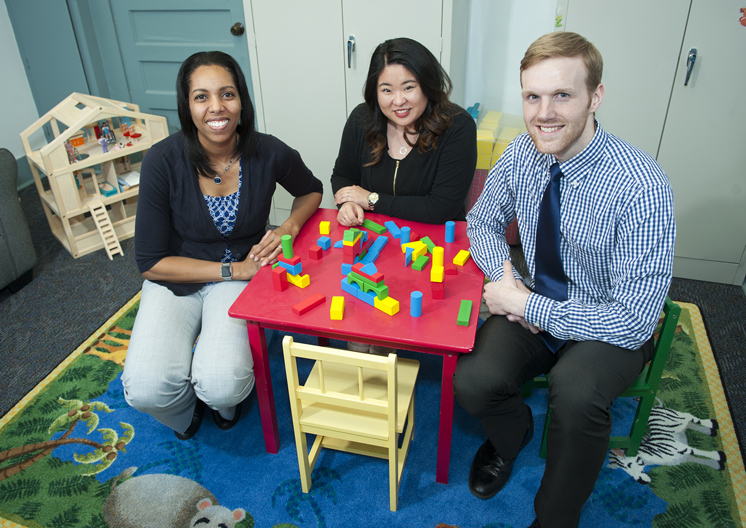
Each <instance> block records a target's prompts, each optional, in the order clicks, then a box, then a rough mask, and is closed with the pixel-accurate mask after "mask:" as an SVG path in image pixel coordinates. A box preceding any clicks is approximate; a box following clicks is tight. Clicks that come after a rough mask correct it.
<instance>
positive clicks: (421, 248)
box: [401, 240, 427, 260]
mask: <svg viewBox="0 0 746 528" xmlns="http://www.w3.org/2000/svg"><path fill="white" fill-rule="evenodd" d="M408 247H411V248H412V250H413V252H412V260H417V257H421V256H422V255H424V254H425V253H427V245H426V244H425V243H424V242H421V241H419V240H415V241H414V242H408V243H406V244H402V245H401V252H402V253H404V254H406V253H407V248H408Z"/></svg>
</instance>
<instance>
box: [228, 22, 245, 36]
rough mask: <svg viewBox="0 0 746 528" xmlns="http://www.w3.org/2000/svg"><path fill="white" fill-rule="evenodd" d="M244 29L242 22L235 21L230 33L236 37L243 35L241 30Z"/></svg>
mask: <svg viewBox="0 0 746 528" xmlns="http://www.w3.org/2000/svg"><path fill="white" fill-rule="evenodd" d="M244 31H245V29H244V27H243V24H242V23H241V22H236V23H235V24H233V25H232V26H231V33H232V34H233V35H235V36H237V37H240V36H241V35H243V32H244Z"/></svg>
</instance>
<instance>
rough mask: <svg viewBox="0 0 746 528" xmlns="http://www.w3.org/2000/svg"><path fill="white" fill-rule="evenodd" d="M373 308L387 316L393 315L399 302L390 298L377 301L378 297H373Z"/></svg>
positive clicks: (397, 309) (397, 308)
mask: <svg viewBox="0 0 746 528" xmlns="http://www.w3.org/2000/svg"><path fill="white" fill-rule="evenodd" d="M373 306H375V307H376V308H378V309H379V310H381V311H382V312H385V313H387V314H388V315H394V314H395V313H396V312H398V311H399V301H397V300H396V299H394V298H392V297H386V298H385V299H381V300H379V299H378V297H373Z"/></svg>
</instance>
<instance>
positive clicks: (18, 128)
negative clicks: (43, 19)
mask: <svg viewBox="0 0 746 528" xmlns="http://www.w3.org/2000/svg"><path fill="white" fill-rule="evenodd" d="M0 49H1V50H3V52H2V53H0V77H2V79H3V82H0V100H1V101H5V104H4V105H3V117H2V126H0V147H4V148H7V149H8V150H10V151H11V152H12V153H13V155H14V156H15V157H16V158H21V157H23V156H25V154H24V152H23V145H22V144H21V138H20V137H19V134H20V133H21V132H23V131H24V130H26V129H27V128H28V127H29V126H31V125H32V124H33V123H34V121H36V120H37V119H39V113H38V112H37V110H36V103H34V98H33V96H32V95H31V87H30V86H29V83H28V79H27V78H26V69H25V68H24V67H23V62H22V61H21V54H20V52H19V51H18V44H17V43H16V37H15V34H14V33H13V26H11V24H10V18H9V17H8V9H7V8H6V7H5V2H1V3H0Z"/></svg>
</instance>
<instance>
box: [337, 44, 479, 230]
mask: <svg viewBox="0 0 746 528" xmlns="http://www.w3.org/2000/svg"><path fill="white" fill-rule="evenodd" d="M450 91H451V81H450V79H449V78H448V75H447V74H446V72H445V71H444V70H443V68H442V67H441V65H440V64H439V63H438V61H437V59H436V58H435V57H434V56H433V54H432V53H430V51H429V50H428V49H427V48H426V47H425V46H423V45H422V44H420V43H419V42H416V41H414V40H412V39H408V38H397V39H392V40H387V41H385V42H383V43H382V44H380V45H379V46H378V47H377V48H376V49H375V51H374V52H373V56H372V57H371V61H370V67H369V69H368V77H367V80H366V82H365V88H364V96H365V103H362V104H360V105H359V106H358V107H357V108H355V109H354V110H353V111H352V113H351V114H350V117H349V119H348V120H347V124H346V125H345V128H344V132H343V134H342V142H341V145H340V148H339V156H338V157H337V161H336V162H335V164H334V171H333V172H332V179H331V182H332V190H333V191H334V199H335V203H336V204H337V206H338V207H339V215H338V216H337V220H338V221H339V223H340V224H342V225H345V226H358V225H361V224H362V223H363V219H364V216H365V211H375V212H378V213H383V214H386V215H390V216H394V217H397V218H401V219H403V220H414V221H418V222H427V223H432V224H440V223H444V222H446V221H448V220H464V218H465V216H466V211H465V201H466V195H467V193H468V192H469V187H470V186H471V181H472V178H473V177H474V170H475V168H476V163H477V134H476V125H475V123H474V120H473V119H472V118H471V117H470V116H469V115H468V114H467V113H466V111H464V110H463V109H462V108H460V107H459V106H457V105H455V104H453V103H451V102H450V101H449V100H448V96H449V94H450Z"/></svg>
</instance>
